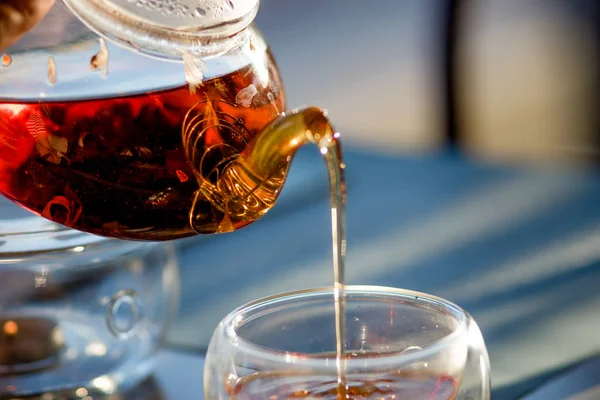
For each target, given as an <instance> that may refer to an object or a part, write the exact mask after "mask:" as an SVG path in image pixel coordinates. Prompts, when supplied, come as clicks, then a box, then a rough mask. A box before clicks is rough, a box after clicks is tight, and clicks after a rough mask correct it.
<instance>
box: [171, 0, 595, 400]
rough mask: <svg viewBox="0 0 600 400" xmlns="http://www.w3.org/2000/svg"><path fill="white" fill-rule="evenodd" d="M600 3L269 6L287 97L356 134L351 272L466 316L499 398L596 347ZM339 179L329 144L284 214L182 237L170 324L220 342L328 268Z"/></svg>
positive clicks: (302, 175) (297, 175)
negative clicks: (244, 309)
mask: <svg viewBox="0 0 600 400" xmlns="http://www.w3.org/2000/svg"><path fill="white" fill-rule="evenodd" d="M599 12H600V3H598V2H597V1H596V0H502V1H493V0H487V1H483V0H473V1H470V0H453V1H451V0H377V1H376V2H366V3H365V2H363V3H358V2H354V1H348V0H327V1H321V0H303V1H295V2H291V1H279V0H263V1H262V7H261V11H260V13H259V16H258V19H257V23H258V25H259V27H260V28H261V30H262V31H263V32H264V34H265V36H266V38H267V40H268V42H269V43H270V45H271V47H272V50H273V52H274V54H275V56H276V59H277V60H278V63H279V66H280V68H281V70H282V74H283V77H284V82H285V83H286V89H287V93H288V98H289V106H290V107H298V106H302V105H318V106H321V107H325V108H327V109H328V110H329V111H330V117H331V119H332V120H333V121H334V123H335V124H336V125H337V128H338V129H339V130H340V131H341V132H342V133H343V137H344V143H345V146H346V164H347V174H348V190H349V193H348V257H347V269H348V271H347V277H348V278H347V279H348V280H349V282H350V283H355V284H380V285H389V286H397V287H403V288H409V289H414V290H421V291H426V292H430V293H433V294H437V295H440V296H443V297H446V298H448V299H450V300H453V301H455V302H457V303H458V304H459V305H461V306H463V307H465V308H466V309H467V310H468V311H469V312H471V313H472V314H473V315H474V316H475V318H476V319H477V320H478V322H479V323H480V325H481V328H482V330H483V332H484V335H485V337H486V340H487V344H488V347H489V351H490V355H491V360H492V368H493V377H494V382H493V384H494V397H493V398H494V399H516V398H518V397H519V396H522V395H524V394H526V393H528V392H529V391H531V390H533V389H534V388H535V387H537V386H538V385H540V384H541V383H543V382H544V381H545V380H547V379H548V378H549V377H552V376H554V375H555V374H557V373H558V372H560V371H563V370H564V369H566V368H569V367H570V366H571V365H573V364H575V363H577V362H580V361H582V360H584V359H587V358H590V357H592V356H594V355H596V354H597V352H598V351H599V350H600V339H598V334H597V332H596V330H597V328H598V327H599V326H600V311H598V310H600V291H599V290H598V287H599V285H600V263H599V261H600V176H599V174H598V171H597V170H596V168H595V165H596V160H597V155H598V154H599V150H600V149H599V146H600V132H599V129H598V122H599V121H598V118H599V117H598V114H599V113H598V100H599V93H600V92H599V90H598V83H599V75H598V71H599V70H600V68H599V67H600V65H599V61H600V58H599V52H598V50H599V49H600V35H599V34H600V18H599V17H600V14H599ZM329 215H330V214H329V211H328V201H327V179H326V172H325V168H324V165H323V162H322V160H321V159H320V158H319V154H318V152H317V151H316V150H315V149H306V150H303V151H302V152H301V154H300V155H299V156H298V159H297V161H296V163H295V164H294V166H293V168H292V171H291V175H290V179H289V183H288V185H287V186H286V188H285V190H284V193H283V195H282V198H281V201H280V202H279V204H278V205H277V207H275V209H274V210H273V211H272V212H271V213H270V214H269V215H267V216H266V217H265V218H264V219H262V220H261V221H259V222H257V223H255V224H253V225H252V226H250V227H248V228H246V229H244V230H241V231H239V232H236V233H233V234H229V235H225V236H217V237H207V238H200V239H193V240H190V241H187V242H184V243H182V244H181V246H180V250H181V252H180V257H181V263H182V276H183V292H182V293H183V296H182V305H181V309H180V314H179V318H178V321H177V323H176V326H175V328H174V329H173V331H172V334H171V336H170V341H171V343H172V344H174V345H177V346H181V347H183V348H186V347H187V348H201V347H202V346H206V345H207V343H208V340H209V339H210V335H211V333H212V330H213V329H214V327H215V326H216V324H217V323H218V321H219V320H220V319H221V318H222V317H223V316H224V315H225V314H226V313H227V312H229V311H230V310H232V309H233V308H234V307H237V306H239V305H241V304H242V303H244V302H246V301H250V300H252V299H255V298H257V297H261V296H266V295H269V294H272V293H276V292H282V291H285V290H292V289H300V288H306V287H311V286H317V285H329V284H331V282H332V277H333V275H332V269H331V254H330V252H331V247H330V241H331V233H330V220H329Z"/></svg>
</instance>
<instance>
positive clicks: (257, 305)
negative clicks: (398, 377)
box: [220, 285, 470, 370]
mask: <svg viewBox="0 0 600 400" xmlns="http://www.w3.org/2000/svg"><path fill="white" fill-rule="evenodd" d="M344 290H345V291H346V293H350V294H365V295H387V296H389V297H391V298H397V299H398V300H399V301H401V300H403V299H409V300H411V301H412V302H413V303H421V304H430V305H436V306H437V307H440V308H441V309H443V310H446V311H450V313H451V315H452V316H453V317H454V318H455V319H456V322H457V326H456V329H454V330H453V331H452V332H451V333H449V334H448V335H446V336H444V337H442V338H440V339H438V340H436V341H433V342H431V343H429V344H427V345H425V346H422V347H420V349H418V350H413V351H410V352H406V351H405V349H398V350H397V351H390V352H388V353H385V354H383V355H382V356H381V357H377V358H381V359H382V362H385V363H389V362H390V361H391V360H393V363H394V364H398V365H400V364H408V363H412V362H416V361H419V360H421V359H424V358H426V357H429V356H432V355H434V354H436V353H438V352H440V351H441V350H443V349H446V348H448V347H450V346H451V344H452V343H453V342H455V341H458V340H460V339H461V338H464V337H466V336H467V334H468V330H469V327H468V324H469V320H470V316H469V315H468V314H467V312H466V311H465V310H464V309H462V308H461V307H459V306H458V305H456V304H454V303H452V302H450V301H448V300H445V299H442V298H440V297H437V296H433V295H430V294H427V293H421V292H417V291H412V290H407V289H400V288H395V287H388V286H374V285H346V286H345V287H344ZM333 291H334V287H333V286H325V287H317V288H310V289H301V290H296V291H290V292H284V293H279V294H275V295H271V296H267V297H263V298H261V299H257V300H254V301H251V302H249V303H246V304H245V305H242V306H240V307H238V308H236V309H235V310H233V311H232V312H230V313H229V314H228V315H227V316H226V317H225V318H224V319H223V320H222V321H221V324H220V330H221V331H222V334H223V335H224V339H225V341H226V342H227V343H228V344H230V345H232V346H235V347H236V348H237V351H239V352H242V353H246V354H248V355H249V356H251V357H253V358H256V359H262V360H266V361H269V362H275V363H282V362H285V363H293V364H294V365H297V366H306V367H310V368H321V367H329V365H326V364H327V362H328V360H327V359H324V358H323V357H322V356H319V355H315V354H310V353H295V352H294V353H293V352H286V351H282V350H275V349H272V348H268V347H265V346H261V345H257V344H255V343H252V342H251V341H248V340H246V339H244V338H242V337H240V336H239V335H238V334H237V329H238V328H239V326H241V325H243V324H242V321H243V318H242V315H244V314H247V313H252V314H254V313H256V312H257V311H260V310H261V309H268V308H271V307H272V306H274V305H276V304H284V303H285V302H289V301H292V300H298V299H301V298H303V297H304V298H305V299H310V298H314V297H317V296H319V295H329V294H331V295H332V294H333ZM353 361H354V362H361V360H360V359H356V360H353V359H352V358H349V359H347V361H346V364H347V368H348V369H349V370H352V365H353ZM357 365H358V364H357Z"/></svg>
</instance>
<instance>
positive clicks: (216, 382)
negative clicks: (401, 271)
mask: <svg viewBox="0 0 600 400" xmlns="http://www.w3.org/2000/svg"><path fill="white" fill-rule="evenodd" d="M334 321H335V320H334V295H333V289H332V288H322V289H312V290H305V291H299V292H293V293H286V294H282V295H277V296H273V297H269V298H265V299H262V300H258V301H255V302H253V303H250V304H247V305H245V306H242V307H240V308H238V309H237V310H235V311H233V312H232V313H231V314H229V315H228V316H227V317H225V319H224V320H223V321H222V322H221V323H220V324H219V326H218V328H217V329H216V331H215V333H214V336H213V338H212V341H211V344H210V347H209V350H208V356H207V360H206V367H205V372H204V385H205V388H204V390H205V398H206V399H207V400H217V399H218V400H224V399H240V400H242V399H243V400H253V399H279V400H283V399H292V398H293V399H314V398H319V399H339V398H345V399H357V398H359V399H371V398H372V399H390V400H391V399H429V400H431V399H434V400H442V399H444V400H450V399H470V400H484V399H489V398H490V365H489V358H488V354H487V351H486V348H485V344H484V341H483V337H482V335H481V332H480V330H479V328H478V327H477V324H476V323H475V321H474V320H473V319H472V318H471V317H470V316H469V315H468V314H467V313H466V312H465V311H464V310H462V309H461V308H459V307H458V306H456V305H454V304H452V303H449V302H447V301H445V300H443V299H440V298H437V297H434V296H430V295H426V294H422V293H416V292H411V291H406V290H400V289H394V288H386V287H373V286H350V287H348V288H347V290H346V335H347V336H346V341H345V364H346V378H345V381H344V382H343V384H342V385H341V387H342V389H340V385H339V384H338V369H337V366H336V353H335V349H336V342H335V338H336V334H335V324H334ZM341 390H342V392H341Z"/></svg>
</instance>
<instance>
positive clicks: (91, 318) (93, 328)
mask: <svg viewBox="0 0 600 400" xmlns="http://www.w3.org/2000/svg"><path fill="white" fill-rule="evenodd" d="M178 297H179V275H178V265H177V259H176V255H175V251H174V248H173V246H172V245H169V244H164V243H163V244H158V243H141V242H128V241H120V240H113V239H105V238H101V237H97V236H93V235H88V234H84V233H80V232H76V231H73V230H70V229H67V228H63V227H62V226H59V225H56V224H53V223H51V222H49V221H46V220H45V219H43V218H41V217H37V216H35V215H32V214H30V213H28V212H26V211H24V210H21V209H20V208H19V207H18V206H16V205H14V204H12V203H10V202H8V201H7V200H4V199H0V398H14V397H18V396H29V395H36V394H41V393H50V392H52V393H61V395H60V396H59V397H52V398H53V399H58V398H71V396H72V395H76V398H79V397H84V398H85V397H86V396H102V395H111V394H114V393H117V392H120V391H122V390H126V389H128V388H131V387H133V386H134V385H136V384H138V383H139V382H140V381H141V380H142V379H143V378H145V377H146V376H148V375H149V374H150V373H151V371H152V358H153V357H152V355H153V354H154V353H155V352H156V350H157V349H158V348H159V347H160V345H161V344H162V342H163V340H164V338H165V334H166V330H167V328H168V327H169V325H170V322H171V320H172V318H173V317H174V315H175V312H176V305H177V300H178ZM82 394H83V395H84V396H81V395H82ZM93 398H96V397H93Z"/></svg>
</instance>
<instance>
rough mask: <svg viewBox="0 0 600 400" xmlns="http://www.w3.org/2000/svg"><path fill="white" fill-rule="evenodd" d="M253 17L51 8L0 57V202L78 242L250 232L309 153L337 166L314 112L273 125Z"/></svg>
mask: <svg viewBox="0 0 600 400" xmlns="http://www.w3.org/2000/svg"><path fill="white" fill-rule="evenodd" d="M258 5H259V1H258V0H193V1H192V0H164V1H161V0H64V2H57V3H56V4H55V5H54V6H53V8H52V9H51V10H50V12H49V14H48V15H46V17H45V18H44V20H43V21H42V22H41V23H40V24H39V25H38V26H36V27H35V28H34V29H33V30H31V31H30V32H28V33H27V34H26V35H25V36H24V37H22V38H21V39H20V40H19V41H17V42H16V43H15V44H14V45H12V46H11V47H10V48H8V49H6V50H5V54H3V55H2V54H0V57H1V58H0V193H1V194H3V195H4V196H6V197H7V198H9V199H10V200H12V201H14V202H16V203H17V204H19V205H21V206H23V207H25V208H27V209H28V210H30V211H32V212H34V213H37V214H38V215H41V216H43V217H45V218H47V219H49V220H52V221H54V222H58V223H60V224H62V225H65V226H68V227H71V228H74V229H77V230H81V231H85V232H89V233H93V234H96V235H102V236H108V237H116V238H123V239H133V240H152V241H158V240H170V239H177V238H182V237H187V236H191V235H195V234H212V233H220V232H229V231H233V230H236V229H239V228H241V227H243V226H246V225H248V224H250V223H252V222H253V221H256V220H257V219H259V218H260V217H261V216H263V215H264V214H265V213H266V212H267V211H268V210H269V209H271V208H272V207H273V205H274V203H275V201H276V200H277V198H278V196H279V193H280V191H281V189H282V187H283V184H284V183H285V180H286V175H287V171H288V168H289V166H290V163H291V162H292V159H293V156H294V154H295V152H296V151H297V150H298V149H299V148H300V147H302V146H304V145H305V144H308V143H313V144H316V145H317V146H319V148H320V149H321V153H323V154H324V155H326V158H327V157H329V158H328V162H331V163H335V164H336V165H341V166H343V164H342V163H341V158H340V154H341V153H340V146H339V134H338V133H336V132H335V130H334V129H333V128H332V126H331V124H330V123H329V121H328V119H327V117H326V114H325V112H324V111H322V110H321V109H318V108H307V109H304V110H294V111H291V112H289V113H285V108H286V101H285V93H284V88H283V84H282V81H281V77H280V74H279V71H278V68H277V65H276V63H275V61H274V59H273V57H272V55H271V53H270V52H269V49H268V46H267V44H266V43H265V41H264V39H263V37H262V36H261V34H260V33H259V31H258V29H257V28H256V26H254V25H253V23H252V21H253V19H254V17H255V15H256V13H257V10H258ZM82 21H83V22H84V24H83V23H82ZM330 178H331V179H335V178H336V177H335V176H330Z"/></svg>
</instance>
